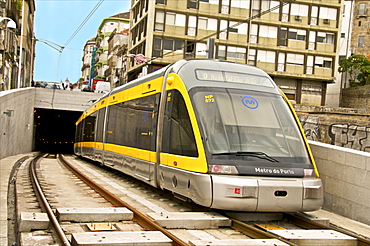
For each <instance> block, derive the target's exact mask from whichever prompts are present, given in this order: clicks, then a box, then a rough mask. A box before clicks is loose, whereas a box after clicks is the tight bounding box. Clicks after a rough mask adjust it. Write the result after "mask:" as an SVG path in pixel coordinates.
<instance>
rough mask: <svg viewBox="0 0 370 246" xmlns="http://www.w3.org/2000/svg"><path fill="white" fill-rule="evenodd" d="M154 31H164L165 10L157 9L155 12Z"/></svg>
mask: <svg viewBox="0 0 370 246" xmlns="http://www.w3.org/2000/svg"><path fill="white" fill-rule="evenodd" d="M154 31H161V32H163V31H164V11H157V12H156V13H155V24H154Z"/></svg>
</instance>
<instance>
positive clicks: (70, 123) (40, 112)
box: [34, 109, 82, 154]
mask: <svg viewBox="0 0 370 246" xmlns="http://www.w3.org/2000/svg"><path fill="white" fill-rule="evenodd" d="M81 114H82V112H76V111H64V110H52V109H35V110H34V125H35V128H34V150H35V151H40V152H45V153H64V154H72V153H73V144H74V141H75V122H76V121H77V120H78V118H79V117H80V116H81Z"/></svg>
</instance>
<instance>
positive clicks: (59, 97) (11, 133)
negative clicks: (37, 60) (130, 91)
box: [0, 87, 102, 159]
mask: <svg viewBox="0 0 370 246" xmlns="http://www.w3.org/2000/svg"><path fill="white" fill-rule="evenodd" d="M100 96H102V94H98V93H91V92H81V91H79V90H76V91H69V90H52V89H45V88H32V87H28V88H22V89H17V90H8V91H2V92H0V134H1V135H0V159H2V158H4V157H7V156H13V155H17V154H20V153H27V152H30V151H32V150H33V141H34V137H33V136H34V129H35V126H34V118H33V116H34V115H33V110H34V108H43V109H56V110H67V111H81V113H82V112H83V111H84V110H85V109H87V108H88V107H90V106H91V105H92V104H93V102H92V100H96V99H98V98H99V97H100ZM7 112H9V113H7Z"/></svg>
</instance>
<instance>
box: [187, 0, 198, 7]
mask: <svg viewBox="0 0 370 246" xmlns="http://www.w3.org/2000/svg"><path fill="white" fill-rule="evenodd" d="M188 9H198V0H188Z"/></svg>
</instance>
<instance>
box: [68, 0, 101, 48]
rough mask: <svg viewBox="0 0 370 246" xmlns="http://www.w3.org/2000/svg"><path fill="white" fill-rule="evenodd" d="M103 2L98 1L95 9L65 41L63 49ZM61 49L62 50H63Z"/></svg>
mask: <svg viewBox="0 0 370 246" xmlns="http://www.w3.org/2000/svg"><path fill="white" fill-rule="evenodd" d="M103 2H104V0H100V1H99V2H98V3H97V4H96V5H95V7H94V8H93V9H92V10H91V11H90V13H89V14H88V15H87V16H86V18H85V19H84V21H83V22H82V23H81V24H80V26H79V27H78V28H77V29H76V31H75V32H74V33H73V34H72V35H71V37H70V38H69V39H68V40H67V42H66V43H65V44H64V47H63V49H64V48H65V47H67V46H68V44H69V43H70V42H71V41H72V40H73V38H74V37H75V36H76V35H77V34H78V33H79V31H80V30H81V29H82V27H83V26H84V25H85V24H86V22H87V21H88V20H89V19H90V18H91V16H92V15H93V14H94V13H95V12H96V10H98V8H99V7H100V5H101V4H102V3H103ZM63 49H62V50H63Z"/></svg>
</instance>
